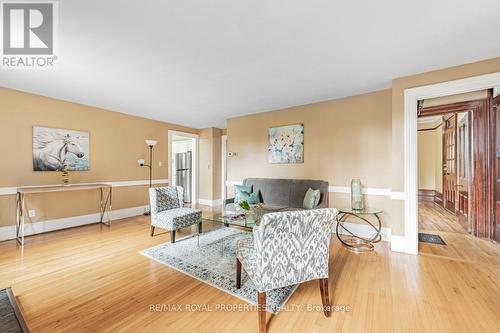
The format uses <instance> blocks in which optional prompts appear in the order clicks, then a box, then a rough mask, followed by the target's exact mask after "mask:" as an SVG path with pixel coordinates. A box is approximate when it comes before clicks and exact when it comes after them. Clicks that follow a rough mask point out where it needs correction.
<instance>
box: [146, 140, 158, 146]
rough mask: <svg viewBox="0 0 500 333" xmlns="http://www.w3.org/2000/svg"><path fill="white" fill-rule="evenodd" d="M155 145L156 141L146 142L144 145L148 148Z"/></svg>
mask: <svg viewBox="0 0 500 333" xmlns="http://www.w3.org/2000/svg"><path fill="white" fill-rule="evenodd" d="M157 143H158V141H156V140H146V144H147V145H148V146H156V144H157Z"/></svg>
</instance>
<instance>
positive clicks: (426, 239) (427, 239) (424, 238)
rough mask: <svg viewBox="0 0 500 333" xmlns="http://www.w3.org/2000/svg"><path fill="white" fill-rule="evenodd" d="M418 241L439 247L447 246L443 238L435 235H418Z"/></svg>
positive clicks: (420, 233)
mask: <svg viewBox="0 0 500 333" xmlns="http://www.w3.org/2000/svg"><path fill="white" fill-rule="evenodd" d="M418 241H419V242H422V243H431V244H437V245H446V243H445V242H444V240H443V239H442V238H441V236H438V235H433V234H424V233H422V232H419V233H418Z"/></svg>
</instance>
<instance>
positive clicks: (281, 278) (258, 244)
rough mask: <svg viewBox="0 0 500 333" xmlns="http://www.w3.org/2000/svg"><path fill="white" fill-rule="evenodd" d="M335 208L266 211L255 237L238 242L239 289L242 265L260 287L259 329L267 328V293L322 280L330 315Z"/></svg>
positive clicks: (325, 309)
mask: <svg viewBox="0 0 500 333" xmlns="http://www.w3.org/2000/svg"><path fill="white" fill-rule="evenodd" d="M337 213H338V212H337V210H336V209H335V208H322V209H311V210H302V211H290V212H277V213H269V214H265V215H264V216H263V217H262V220H261V223H260V225H258V226H255V227H254V229H253V237H249V238H245V239H242V240H240V241H238V243H236V288H238V289H239V288H240V286H241V268H242V267H243V269H244V270H245V272H246V273H247V275H248V277H249V278H250V279H251V280H252V282H253V283H254V284H255V286H256V287H257V298H258V303H259V307H258V312H259V330H260V332H266V331H267V324H266V292H267V291H270V290H273V289H277V288H282V287H286V286H290V285H295V284H299V283H302V282H305V281H310V280H319V286H320V291H321V299H322V302H323V310H324V314H325V316H326V317H329V316H330V301H329V294H328V260H329V248H330V238H331V235H332V232H333V227H334V221H335V218H336V216H337Z"/></svg>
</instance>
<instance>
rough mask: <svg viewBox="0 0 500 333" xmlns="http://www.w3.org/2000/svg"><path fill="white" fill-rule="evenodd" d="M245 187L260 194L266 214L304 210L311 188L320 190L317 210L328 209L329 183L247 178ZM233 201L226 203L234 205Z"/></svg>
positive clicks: (306, 180)
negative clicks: (305, 199) (306, 197)
mask: <svg viewBox="0 0 500 333" xmlns="http://www.w3.org/2000/svg"><path fill="white" fill-rule="evenodd" d="M243 185H252V190H253V192H256V193H259V194H260V200H261V202H263V203H264V210H265V211H266V212H277V211H290V210H300V209H303V203H304V196H305V195H306V192H307V190H308V189H309V188H312V189H313V190H318V189H319V190H320V192H321V197H320V200H319V203H318V206H316V208H327V207H328V182H326V181H323V180H308V179H274V178H247V179H245V180H243ZM233 202H234V198H233V199H229V200H226V203H233Z"/></svg>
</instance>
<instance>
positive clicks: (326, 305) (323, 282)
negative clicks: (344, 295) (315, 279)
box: [319, 278, 331, 317]
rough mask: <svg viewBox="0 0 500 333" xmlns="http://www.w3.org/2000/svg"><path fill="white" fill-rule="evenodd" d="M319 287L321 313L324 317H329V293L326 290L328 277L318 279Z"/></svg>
mask: <svg viewBox="0 0 500 333" xmlns="http://www.w3.org/2000/svg"><path fill="white" fill-rule="evenodd" d="M319 289H320V291H321V301H322V302H323V313H324V314H325V317H330V314H331V305H330V295H329V292H328V278H326V279H319Z"/></svg>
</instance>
